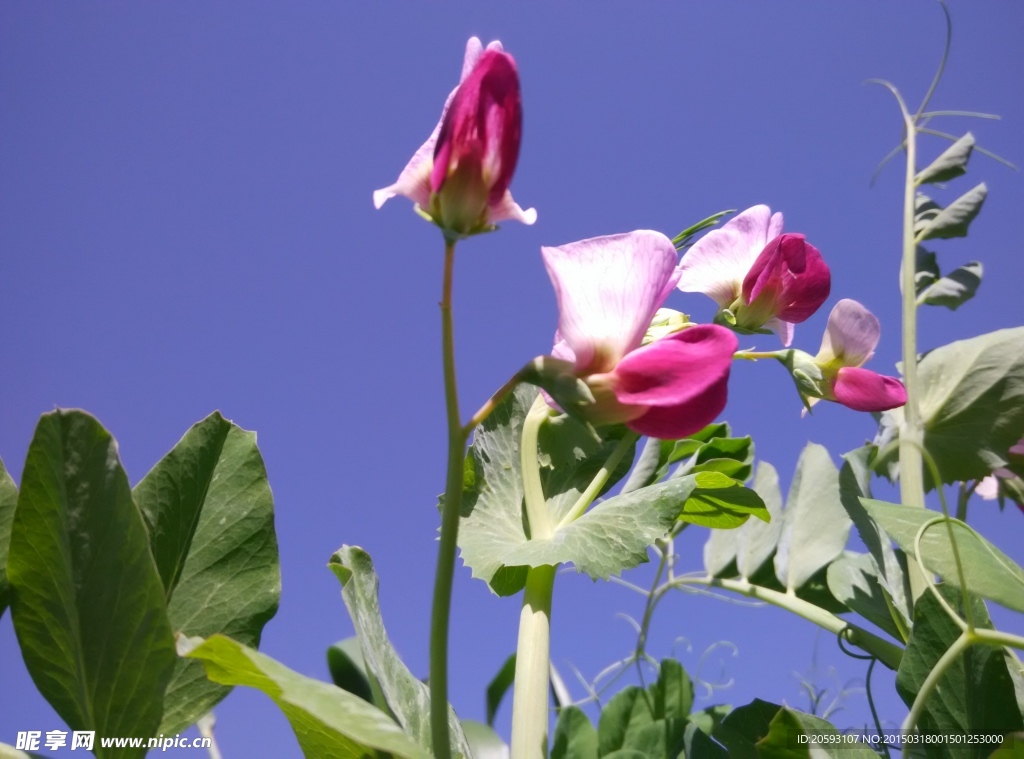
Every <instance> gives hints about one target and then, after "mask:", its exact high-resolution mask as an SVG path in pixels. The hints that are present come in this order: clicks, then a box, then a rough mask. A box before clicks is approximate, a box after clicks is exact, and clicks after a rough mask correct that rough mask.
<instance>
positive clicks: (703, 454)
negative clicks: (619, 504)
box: [622, 422, 754, 493]
mask: <svg viewBox="0 0 1024 759" xmlns="http://www.w3.org/2000/svg"><path fill="white" fill-rule="evenodd" d="M753 460H754V443H753V441H752V440H751V438H750V437H742V438H733V437H732V430H731V429H730V427H729V425H728V423H726V422H718V423H717V424H709V425H708V426H707V427H704V428H703V429H701V430H699V431H697V432H695V433H693V434H692V435H690V436H689V437H688V438H683V439H681V440H657V439H654V438H648V439H647V441H646V443H645V444H644V449H643V452H642V453H641V455H640V458H639V460H638V461H637V463H636V466H635V467H634V468H633V471H632V473H631V474H630V476H629V479H628V480H627V481H626V484H625V485H623V487H622V492H623V493H629V492H632V491H633V490H639V489H640V488H642V487H646V486H648V485H651V484H653V483H655V482H658V481H659V480H662V479H664V478H665V477H668V476H672V477H680V476H682V475H684V474H693V473H695V472H703V471H717V472H722V473H723V474H726V475H728V476H730V477H733V478H734V479H737V480H746V479H747V478H749V477H750V472H751V465H752V463H753ZM679 462H683V463H682V464H680V465H679V466H678V467H676V469H675V470H674V471H672V473H671V475H670V474H669V472H670V470H671V468H672V465H673V464H678V463H679Z"/></svg>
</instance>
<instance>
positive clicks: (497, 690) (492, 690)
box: [487, 654, 516, 727]
mask: <svg viewBox="0 0 1024 759" xmlns="http://www.w3.org/2000/svg"><path fill="white" fill-rule="evenodd" d="M515 680H516V655H515V654H512V655H511V656H509V657H508V658H507V659H505V663H504V664H502V665H501V669H499V670H498V674H496V675H495V676H494V678H493V679H492V680H491V682H489V683H488V684H487V724H488V725H491V726H492V727H493V726H494V718H495V717H496V716H497V714H498V707H499V706H501V700H502V699H503V698H505V694H506V693H508V690H509V688H511V687H512V684H513V683H514V682H515Z"/></svg>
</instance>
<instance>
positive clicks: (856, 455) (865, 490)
mask: <svg viewBox="0 0 1024 759" xmlns="http://www.w3.org/2000/svg"><path fill="white" fill-rule="evenodd" d="M875 450H876V449H875V447H874V446H871V445H865V446H861V447H860V448H857V449H856V450H853V451H850V452H849V453H847V454H844V455H843V468H842V469H841V470H840V472H839V499H840V501H841V502H842V504H843V509H845V510H846V513H847V515H848V516H849V517H850V519H851V520H853V524H854V525H855V526H856V528H857V533H858V534H859V535H860V539H861V540H862V541H863V542H864V545H865V547H866V548H867V549H868V553H869V554H870V555H871V558H872V560H873V561H874V565H875V566H874V569H875V574H876V576H877V578H878V581H879V583H880V584H881V586H882V588H883V589H884V590H885V592H886V593H887V594H888V596H889V600H890V601H891V602H892V604H893V606H894V607H895V608H896V611H897V613H898V614H899V615H900V618H901V623H902V625H903V627H904V629H909V628H910V603H909V601H908V599H909V598H911V591H910V586H909V579H908V577H907V573H906V572H905V571H904V563H905V559H906V556H905V554H902V553H901V554H900V555H899V556H897V554H896V552H895V551H894V550H893V548H892V543H891V541H890V539H889V536H888V535H886V534H885V531H884V530H882V529H881V528H880V527H879V526H878V523H877V522H876V521H875V520H874V519H872V518H871V516H870V515H869V514H868V512H867V510H865V508H864V506H863V505H862V504H861V499H862V498H870V497H871V467H870V462H871V458H872V456H873V455H874V453H875ZM901 557H902V559H903V560H904V563H901ZM890 616H891V615H890Z"/></svg>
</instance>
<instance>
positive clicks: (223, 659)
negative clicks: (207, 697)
mask: <svg viewBox="0 0 1024 759" xmlns="http://www.w3.org/2000/svg"><path fill="white" fill-rule="evenodd" d="M199 640H201V639H195V640H190V641H189V643H190V644H191V643H194V642H195V641H199ZM185 655H186V656H188V657H189V658H190V659H196V660H198V661H200V662H202V665H203V666H204V667H205V669H206V674H207V676H208V677H209V678H210V679H211V680H213V681H214V682H218V683H221V684H222V685H230V686H234V685H244V686H247V687H250V688H256V689H257V690H261V691H263V692H264V693H265V694H267V695H268V696H269V697H270V698H271V699H272V700H273V701H274V703H275V704H277V706H278V707H279V708H280V709H281V711H282V712H284V715H285V717H287V718H288V722H289V723H290V724H291V726H292V730H294V731H295V737H296V738H297V739H298V741H299V746H300V747H301V748H302V753H303V755H305V756H309V757H321V756H322V757H328V756H329V757H332V759H364V757H367V756H370V755H371V753H370V751H369V749H379V750H381V751H387V752H390V753H391V754H393V755H394V756H396V757H406V759H427V758H428V757H429V756H430V753H429V751H426V750H424V749H423V748H422V747H421V746H419V745H417V743H416V742H415V741H414V740H413V739H412V738H410V737H409V736H407V735H406V734H405V733H404V732H402V728H401V727H399V726H398V725H397V724H395V722H394V720H392V719H391V718H390V717H389V716H388V715H386V714H385V713H384V712H382V711H381V710H380V709H378V708H377V707H375V706H373V705H372V704H368V703H367V702H366V701H364V700H363V699H361V698H359V697H358V696H356V695H353V694H351V693H348V692H347V691H344V690H342V689H341V688H339V687H337V686H335V685H331V684H330V683H324V682H321V681H319V680H314V679H312V678H310V677H306V676H305V675H300V674H299V673H298V672H295V671H293V670H291V669H288V667H286V666H284V665H283V664H281V663H280V662H278V661H275V660H274V659H271V658H270V657H269V656H267V655H266V654H261V653H260V652H259V651H256V650H255V649H252V648H249V647H248V646H243V645H242V644H241V643H238V642H236V641H233V640H231V639H230V638H227V637H225V636H223V635H214V636H213V637H211V638H209V639H207V640H206V641H202V642H200V643H199V645H198V646H195V647H194V648H192V649H191V650H190V651H188V652H187V653H186V654H185Z"/></svg>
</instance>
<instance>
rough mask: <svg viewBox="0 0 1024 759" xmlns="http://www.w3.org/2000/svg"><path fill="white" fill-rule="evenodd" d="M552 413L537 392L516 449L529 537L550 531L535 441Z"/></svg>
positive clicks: (542, 534)
mask: <svg viewBox="0 0 1024 759" xmlns="http://www.w3.org/2000/svg"><path fill="white" fill-rule="evenodd" d="M550 413H551V407H550V406H548V404H547V403H545V402H544V396H543V395H538V396H537V399H536V400H535V401H534V402H533V405H532V406H531V407H530V410H529V411H528V412H527V414H526V419H524V420H523V435H522V440H521V442H520V449H519V463H520V470H521V471H522V476H523V501H524V503H525V505H526V518H527V520H528V521H529V523H530V539H531V540H537V539H543V538H550V537H551V535H552V532H553V530H552V525H551V515H550V514H548V504H547V501H546V500H545V498H544V488H543V487H542V486H541V481H540V466H538V464H537V445H538V442H539V439H540V428H541V425H543V424H544V421H545V420H546V419H547V418H548V415H549V414H550Z"/></svg>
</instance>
